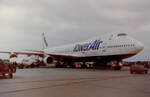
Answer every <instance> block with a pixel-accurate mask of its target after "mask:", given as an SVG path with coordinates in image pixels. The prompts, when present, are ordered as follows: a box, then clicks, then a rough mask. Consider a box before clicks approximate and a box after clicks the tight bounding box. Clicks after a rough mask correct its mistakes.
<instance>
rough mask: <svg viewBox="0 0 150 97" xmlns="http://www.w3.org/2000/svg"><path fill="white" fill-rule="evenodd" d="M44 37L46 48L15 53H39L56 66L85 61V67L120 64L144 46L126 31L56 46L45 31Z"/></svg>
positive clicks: (83, 65)
mask: <svg viewBox="0 0 150 97" xmlns="http://www.w3.org/2000/svg"><path fill="white" fill-rule="evenodd" d="M42 37H43V43H44V44H43V45H44V47H45V48H44V50H41V51H37V50H28V52H13V53H15V54H27V55H39V56H42V57H44V62H45V63H46V64H51V63H52V62H54V61H57V64H56V67H60V66H61V65H60V64H59V63H61V62H63V64H64V66H70V67H73V66H74V64H73V63H74V62H83V64H82V67H85V62H97V63H101V64H97V65H102V64H105V65H106V64H107V63H108V62H110V61H117V63H118V64H119V62H120V61H122V60H123V59H125V58H129V57H132V56H134V55H136V54H138V53H139V52H140V51H141V50H143V48H144V46H143V44H142V43H141V42H139V41H137V40H136V39H134V38H132V37H130V36H128V35H127V34H125V33H119V34H108V35H104V36H100V37H95V38H92V39H89V40H86V41H83V42H79V43H75V44H69V45H64V46H59V47H54V48H49V46H48V45H49V44H48V43H47V41H46V38H45V35H44V33H43V34H42ZM1 53H2V52H1ZM5 53H10V52H5ZM117 66H119V65H117Z"/></svg>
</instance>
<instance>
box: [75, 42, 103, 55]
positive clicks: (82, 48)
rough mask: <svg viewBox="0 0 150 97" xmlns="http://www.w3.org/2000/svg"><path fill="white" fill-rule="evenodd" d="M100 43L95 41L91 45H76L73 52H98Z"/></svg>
mask: <svg viewBox="0 0 150 97" xmlns="http://www.w3.org/2000/svg"><path fill="white" fill-rule="evenodd" d="M101 43H103V41H101V40H95V41H94V42H92V43H85V44H77V45H75V47H74V49H73V52H80V51H89V50H98V49H99V47H100V45H101Z"/></svg>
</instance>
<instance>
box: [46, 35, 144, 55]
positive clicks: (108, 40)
mask: <svg viewBox="0 0 150 97" xmlns="http://www.w3.org/2000/svg"><path fill="white" fill-rule="evenodd" d="M142 49H143V45H142V43H141V42H139V41H137V40H135V39H134V38H131V37H129V36H128V35H126V34H124V33H120V34H113V35H105V36H101V37H96V38H93V39H91V40H87V41H84V42H80V43H75V44H70V45H65V46H60V47H55V48H47V49H45V50H44V52H45V54H53V55H63V56H73V57H94V56H112V55H135V54H137V53H138V52H140V51H141V50H142Z"/></svg>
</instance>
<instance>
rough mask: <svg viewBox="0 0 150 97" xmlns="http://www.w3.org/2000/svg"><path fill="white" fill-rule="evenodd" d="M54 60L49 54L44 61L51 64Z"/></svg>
mask: <svg viewBox="0 0 150 97" xmlns="http://www.w3.org/2000/svg"><path fill="white" fill-rule="evenodd" d="M52 62H54V59H53V57H51V56H47V57H45V58H44V63H45V64H51V63H52Z"/></svg>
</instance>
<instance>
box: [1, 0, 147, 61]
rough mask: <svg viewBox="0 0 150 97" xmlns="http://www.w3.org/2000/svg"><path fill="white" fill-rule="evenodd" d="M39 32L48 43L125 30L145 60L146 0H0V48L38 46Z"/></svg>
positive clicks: (29, 47) (76, 39)
mask: <svg viewBox="0 0 150 97" xmlns="http://www.w3.org/2000/svg"><path fill="white" fill-rule="evenodd" d="M42 32H46V37H47V38H48V42H49V45H50V46H51V47H54V46H58V45H63V44H68V43H73V42H77V41H82V40H86V39H88V38H92V37H95V36H101V35H103V34H105V33H112V32H125V33H127V34H129V35H130V36H132V37H134V38H136V39H137V40H139V41H141V42H142V43H143V44H144V45H145V48H144V50H143V51H142V52H141V53H140V54H138V55H137V56H135V57H133V58H131V60H149V58H150V38H149V37H150V0H0V44H1V47H0V49H4V50H8V49H17V50H18V49H25V48H26V49H37V50H38V49H42V45H41V33H42Z"/></svg>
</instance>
